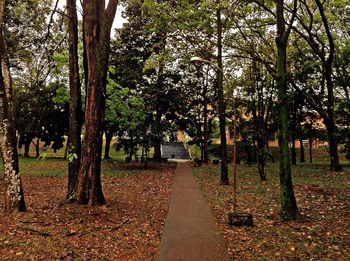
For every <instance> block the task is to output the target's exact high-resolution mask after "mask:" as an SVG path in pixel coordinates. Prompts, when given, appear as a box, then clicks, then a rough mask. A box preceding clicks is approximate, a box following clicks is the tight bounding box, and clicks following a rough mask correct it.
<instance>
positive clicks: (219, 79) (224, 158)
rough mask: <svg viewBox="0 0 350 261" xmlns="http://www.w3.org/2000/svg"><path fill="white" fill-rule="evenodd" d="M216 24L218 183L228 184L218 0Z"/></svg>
mask: <svg viewBox="0 0 350 261" xmlns="http://www.w3.org/2000/svg"><path fill="white" fill-rule="evenodd" d="M216 4H217V8H216V26H217V49H218V54H217V57H216V61H217V67H218V68H217V93H218V107H219V124H220V147H221V175H220V184H221V185H228V184H229V183H230V181H229V179H228V162H227V161H228V158H227V140H226V103H225V97H224V87H223V76H224V75H223V64H222V38H223V36H222V33H223V22H222V17H221V9H220V0H217V1H216Z"/></svg>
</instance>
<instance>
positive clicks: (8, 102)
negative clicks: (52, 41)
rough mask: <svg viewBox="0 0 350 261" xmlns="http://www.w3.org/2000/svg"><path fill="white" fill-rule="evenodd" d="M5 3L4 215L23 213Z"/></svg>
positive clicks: (0, 17) (1, 73) (0, 57)
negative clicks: (5, 213) (7, 213)
mask: <svg viewBox="0 0 350 261" xmlns="http://www.w3.org/2000/svg"><path fill="white" fill-rule="evenodd" d="M4 8H5V1H4V0H0V86H1V89H0V91H1V107H2V108H1V112H0V115H1V126H0V128H1V154H2V160H3V165H4V183H5V191H6V192H5V204H4V205H5V212H9V213H10V212H14V211H19V212H23V211H26V205H25V201H24V193H23V188H22V183H21V177H20V175H19V166H18V154H17V138H16V130H15V126H14V108H13V100H12V82H11V74H10V66H9V58H8V53H7V47H6V42H5V35H4Z"/></svg>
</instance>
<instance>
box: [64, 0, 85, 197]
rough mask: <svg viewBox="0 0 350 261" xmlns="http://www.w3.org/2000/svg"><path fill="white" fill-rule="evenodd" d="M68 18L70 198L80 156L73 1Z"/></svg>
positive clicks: (79, 117)
mask: <svg viewBox="0 0 350 261" xmlns="http://www.w3.org/2000/svg"><path fill="white" fill-rule="evenodd" d="M67 14H68V15H67V16H68V33H69V36H68V44H69V47H68V48H69V89H70V103H69V133H68V145H69V147H68V153H69V154H70V157H69V159H70V160H69V163H68V193H67V197H71V196H72V194H73V192H74V188H75V185H76V181H77V177H78V171H79V163H80V154H81V138H80V137H81V120H82V107H81V106H82V105H81V84H80V78H79V57H78V17H77V6H76V1H75V0H67Z"/></svg>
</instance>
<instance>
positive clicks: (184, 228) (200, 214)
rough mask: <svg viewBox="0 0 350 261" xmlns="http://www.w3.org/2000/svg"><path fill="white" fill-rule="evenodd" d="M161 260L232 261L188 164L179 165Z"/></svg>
mask: <svg viewBox="0 0 350 261" xmlns="http://www.w3.org/2000/svg"><path fill="white" fill-rule="evenodd" d="M158 260H159V261H173V260H186V261H187V260H188V261H191V260H193V261H194V260H196V261H197V260H198V261H203V260H211V261H221V260H229V259H228V255H227V250H226V247H225V244H224V241H223V238H222V236H221V234H220V232H219V228H218V227H217V225H216V224H215V223H214V217H213V215H212V213H211V211H210V209H209V205H208V204H207V202H206V201H205V200H204V198H203V196H202V193H201V191H200V189H199V186H198V184H197V183H196V181H195V179H194V177H193V176H192V170H191V167H190V166H189V164H188V163H186V162H178V163H177V167H176V170H175V176H174V181H173V185H172V194H171V199H170V207H169V213H168V216H167V218H166V222H165V228H164V232H163V237H162V243H161V249H160V255H159V258H158Z"/></svg>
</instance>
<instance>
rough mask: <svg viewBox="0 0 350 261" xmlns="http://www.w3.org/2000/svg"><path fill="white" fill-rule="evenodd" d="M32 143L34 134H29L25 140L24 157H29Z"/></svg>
mask: <svg viewBox="0 0 350 261" xmlns="http://www.w3.org/2000/svg"><path fill="white" fill-rule="evenodd" d="M30 144H32V136H31V135H29V134H27V135H26V137H25V141H24V157H25V158H29V157H30V155H29V149H30Z"/></svg>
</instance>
